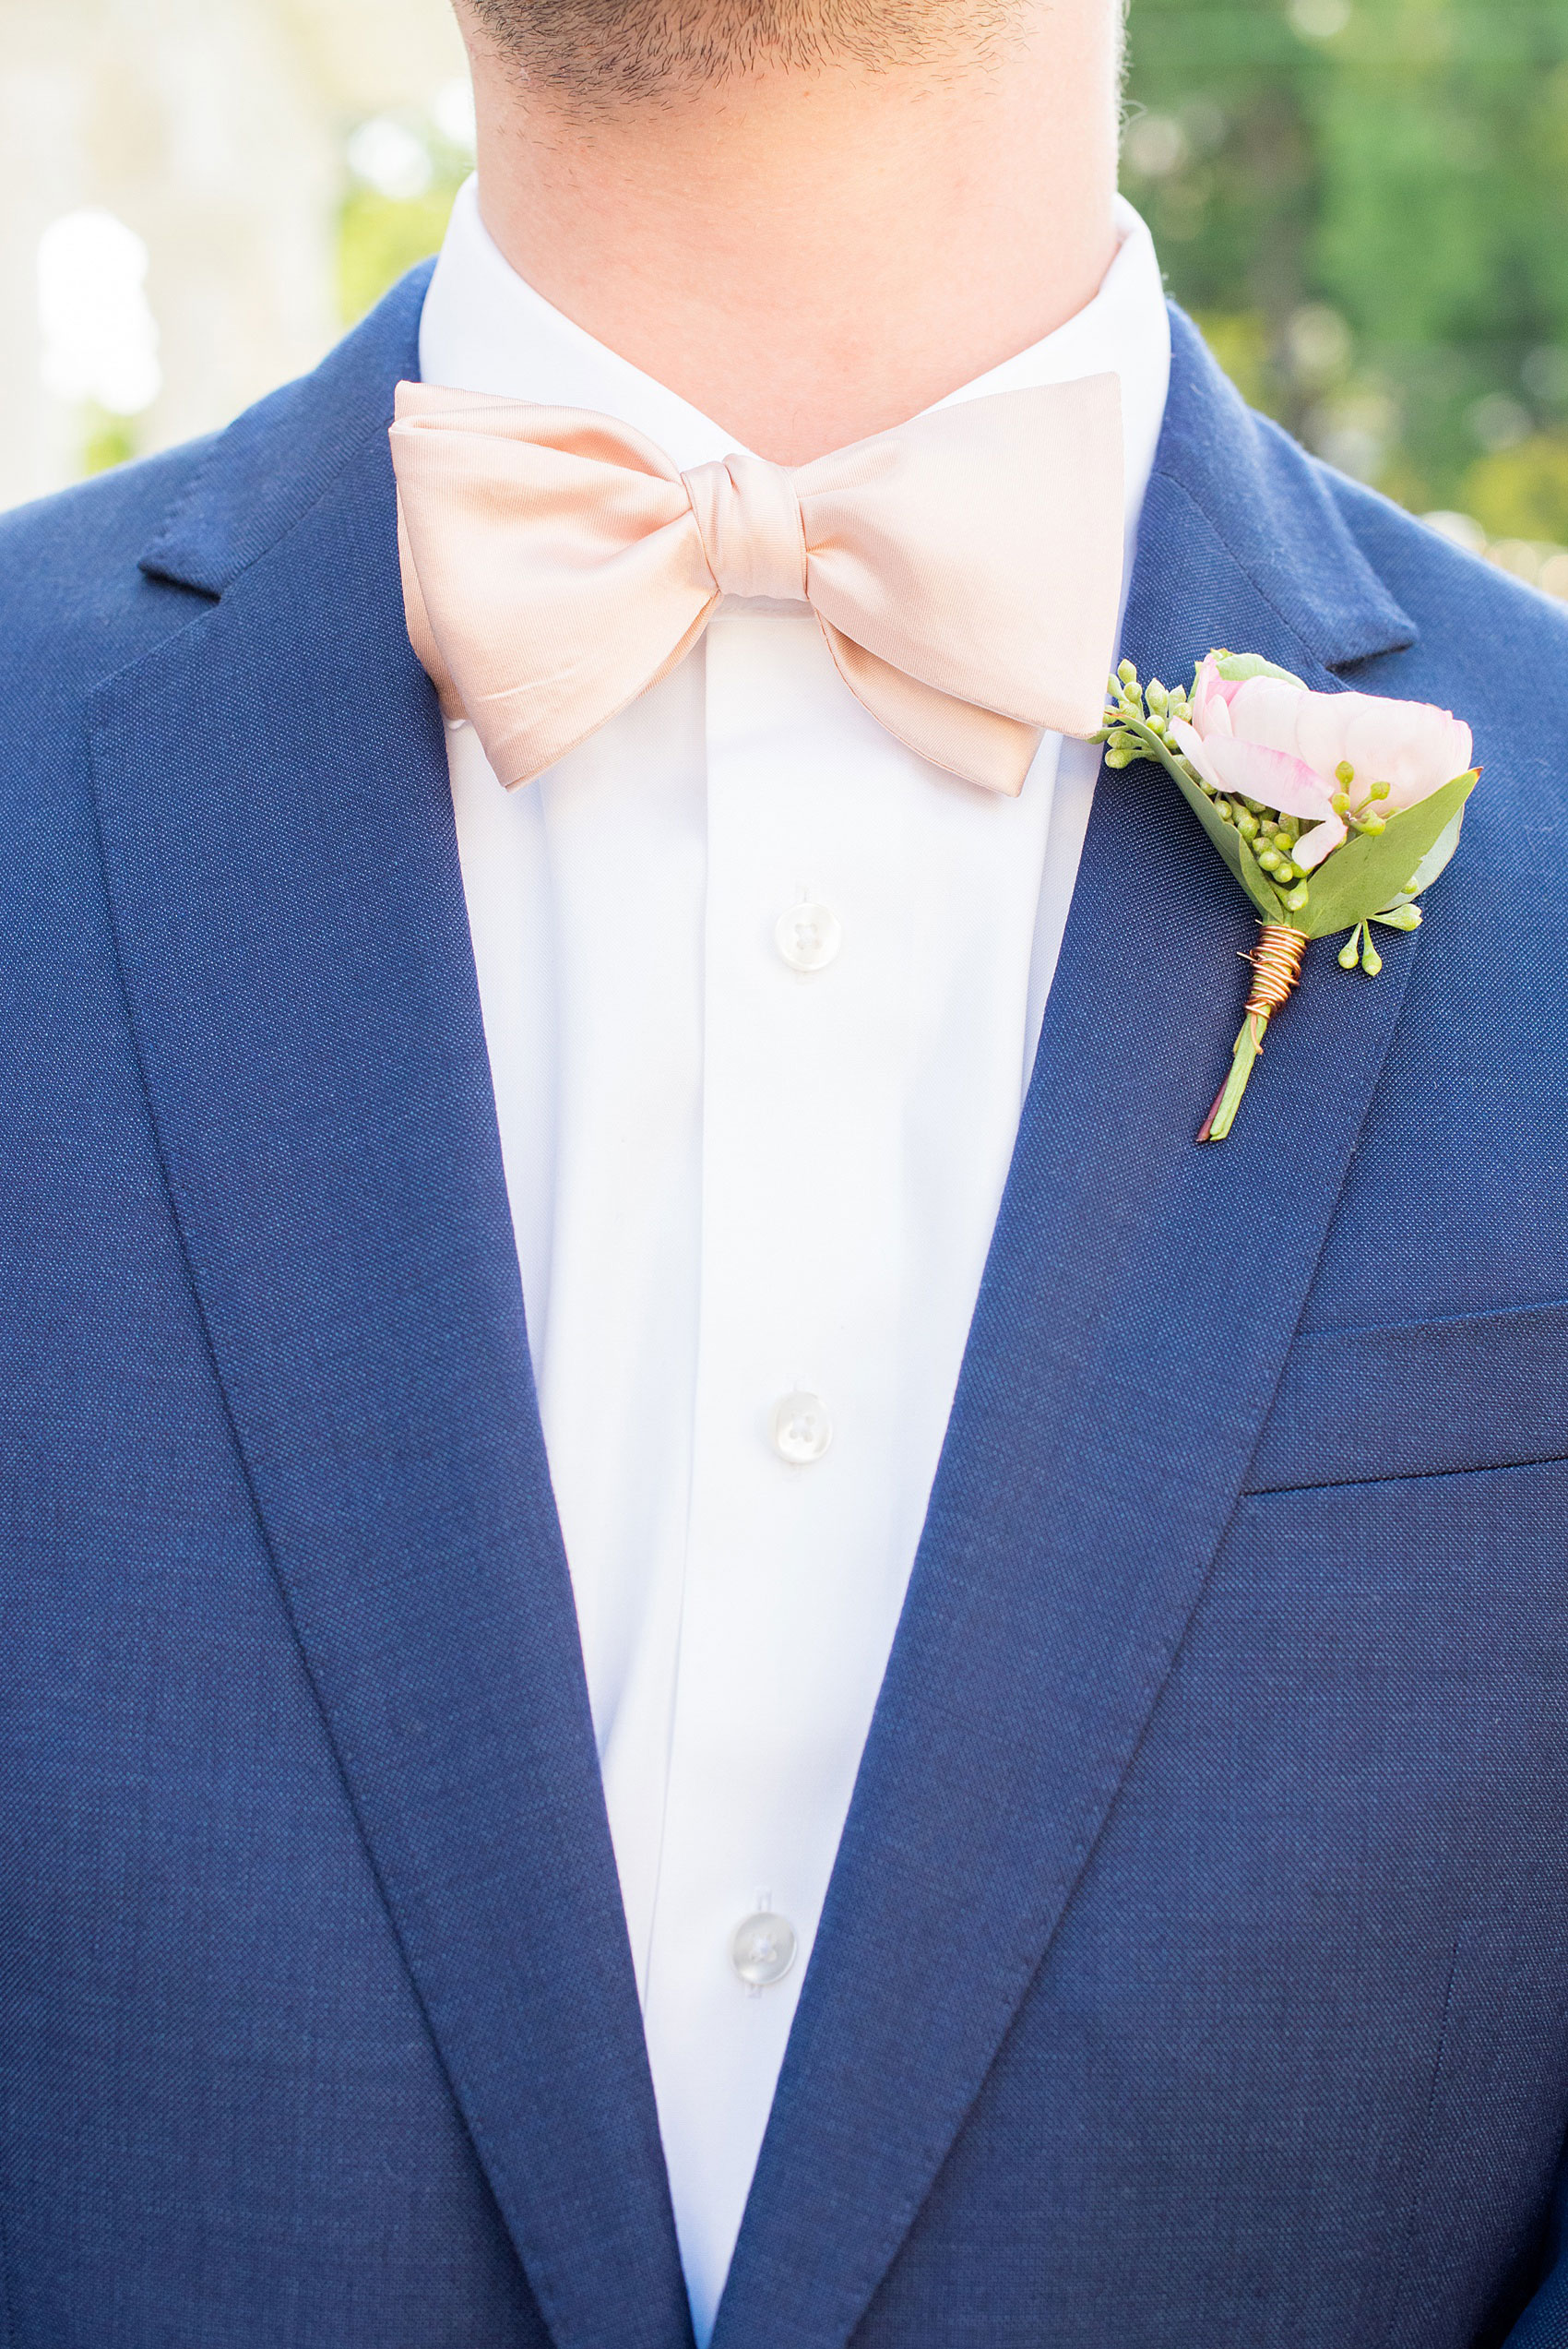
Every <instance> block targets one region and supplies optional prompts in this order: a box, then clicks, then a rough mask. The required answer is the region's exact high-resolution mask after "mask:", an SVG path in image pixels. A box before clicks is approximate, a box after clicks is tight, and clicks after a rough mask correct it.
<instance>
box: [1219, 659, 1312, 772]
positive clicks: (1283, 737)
mask: <svg viewBox="0 0 1568 2349" xmlns="http://www.w3.org/2000/svg"><path fill="white" fill-rule="evenodd" d="M1311 698H1312V697H1311V695H1310V694H1308V693H1306V692H1305V691H1304V690H1303V689H1302V687H1301V686H1291V685H1287V684H1286V682H1285V680H1284V678H1283V677H1250V678H1249V679H1248V681H1247V683H1246V684H1245V685H1244V686H1242V687H1241V692H1240V693H1239V694H1238V695H1237V696H1236V698H1235V700H1234V701H1233V702H1232V703H1231V705H1230V725H1231V730H1232V732H1233V733H1235V736H1236V739H1237V741H1238V742H1256V743H1262V745H1264V747H1265V750H1282V751H1283V752H1284V753H1285V754H1286V756H1287V757H1289V758H1299V757H1301V743H1300V741H1299V739H1298V735H1297V727H1298V724H1299V722H1300V720H1301V708H1302V705H1303V703H1305V702H1307V701H1309V700H1310V699H1311Z"/></svg>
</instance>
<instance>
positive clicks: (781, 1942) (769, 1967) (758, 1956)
mask: <svg viewBox="0 0 1568 2349" xmlns="http://www.w3.org/2000/svg"><path fill="white" fill-rule="evenodd" d="M798 1946H799V1945H798V1943H797V1942H796V1939H795V1928H794V1926H792V1925H791V1924H790V1920H789V1918H788V1917H787V1916H776V1915H775V1914H773V1912H772V1911H771V1910H770V1909H766V1910H763V1911H761V1912H760V1913H759V1914H757V1915H756V1916H749V1917H747V1918H746V1919H745V1921H744V1923H743V1924H741V1925H738V1926H736V1927H735V1931H734V1935H733V1938H731V1943H730V1962H731V1965H732V1966H733V1967H734V1969H735V1971H736V1973H738V1974H739V1975H740V1977H741V1980H742V1982H743V1983H745V1984H746V1985H747V1986H748V1988H750V1989H753V1990H766V1989H767V1988H768V1987H769V1986H770V1985H772V1984H773V1983H775V1982H782V1981H783V1979H784V1976H785V1975H786V1974H787V1973H789V1971H790V1967H791V1966H792V1965H793V1964H794V1962H795V1951H796V1949H797V1947H798Z"/></svg>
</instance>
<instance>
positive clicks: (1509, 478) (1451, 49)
mask: <svg viewBox="0 0 1568 2349" xmlns="http://www.w3.org/2000/svg"><path fill="white" fill-rule="evenodd" d="M1129 37H1130V73H1129V80H1128V106H1127V125H1126V137H1125V145H1124V167H1123V185H1124V186H1125V188H1126V191H1127V193H1128V195H1129V196H1130V197H1131V198H1132V200H1133V201H1134V203H1135V204H1136V205H1137V206H1138V208H1139V209H1140V210H1141V211H1143V212H1144V213H1145V215H1146V218H1147V219H1148V221H1149V222H1150V224H1151V226H1152V227H1153V230H1154V233H1155V238H1156V242H1157V244H1158V248H1159V253H1160V257H1161V260H1162V261H1163V264H1164V267H1165V271H1166V276H1167V279H1168V280H1169V282H1170V289H1171V291H1172V292H1173V293H1174V294H1175V296H1176V298H1177V299H1178V300H1179V301H1180V302H1182V304H1185V306H1186V307H1187V308H1188V309H1190V310H1191V311H1193V312H1194V315H1195V316H1197V318H1198V320H1199V323H1200V324H1201V325H1202V327H1203V328H1204V331H1205V333H1206V335H1207V337H1208V339H1209V341H1210V343H1211V345H1212V347H1213V348H1214V350H1215V351H1216V352H1217V353H1218V356H1219V358H1220V360H1221V361H1222V363H1223V364H1225V366H1226V367H1227V368H1228V369H1229V372H1230V374H1231V375H1232V376H1233V377H1234V378H1235V380H1236V381H1237V383H1238V384H1239V385H1240V386H1241V389H1242V391H1243V392H1244V393H1245V394H1246V396H1247V398H1248V399H1251V400H1253V402H1254V403H1255V404H1256V405H1257V406H1259V407H1262V408H1264V409H1266V410H1267V411H1269V412H1270V413H1271V414H1273V415H1275V416H1277V417H1278V418H1279V419H1280V421H1281V422H1282V423H1285V424H1287V425H1288V426H1289V428H1290V430H1291V431H1293V432H1295V433H1297V434H1298V435H1300V436H1301V438H1302V439H1304V440H1305V441H1306V442H1307V443H1308V444H1309V445H1310V446H1311V447H1313V448H1315V449H1317V450H1318V451H1319V453H1320V454H1322V455H1323V456H1324V457H1326V458H1328V459H1330V460H1331V461H1332V462H1333V463H1335V464H1336V465H1339V466H1341V467H1342V468H1344V470H1346V471H1348V472H1352V473H1355V474H1357V475H1358V476H1359V477H1360V478H1361V479H1363V480H1366V481H1370V482H1372V483H1375V484H1376V485H1377V486H1378V487H1379V488H1381V489H1384V490H1385V491H1386V492H1387V493H1388V494H1389V495H1391V496H1394V497H1396V498H1398V499H1399V500H1400V501H1401V502H1402V503H1403V504H1405V505H1407V506H1408V507H1412V508H1413V509H1414V510H1416V511H1418V512H1422V513H1424V512H1429V511H1431V510H1432V509H1434V508H1436V509H1456V510H1458V511H1460V512H1462V513H1465V514H1467V515H1470V516H1473V517H1474V518H1475V519H1476V520H1477V521H1478V522H1479V525H1480V526H1481V528H1482V530H1484V531H1485V532H1486V533H1487V534H1488V536H1489V537H1490V538H1491V539H1492V540H1503V541H1505V542H1514V543H1521V542H1537V543H1540V542H1544V543H1547V544H1548V545H1554V546H1556V547H1563V546H1568V0H1253V5H1252V6H1247V5H1244V0H1243V5H1237V0H1133V6H1132V10H1131V17H1130V25H1129ZM369 127H370V128H372V129H374V127H375V126H369ZM398 135H400V136H402V137H403V138H404V140H405V146H404V148H403V149H402V150H401V162H400V164H399V163H398V149H397V147H396V137H397V136H398ZM361 137H363V134H361ZM381 137H382V142H383V146H382V153H381V159H380V160H381V162H382V165H383V168H381V169H380V170H375V169H370V170H363V171H361V172H359V173H356V175H355V180H354V184H353V185H352V189H351V193H350V195H349V197H348V198H347V202H346V206H345V210H344V214H343V221H342V240H341V267H340V282H341V292H342V301H343V307H344V312H345V315H346V316H349V317H355V316H359V315H360V314H361V313H362V311H363V310H364V309H366V308H367V307H368V306H369V304H371V303H372V302H373V301H374V299H375V297H376V296H377V295H378V294H379V293H380V292H382V291H383V289H384V288H385V287H386V285H387V284H389V283H390V282H391V280H392V279H393V278H394V277H396V276H397V275H398V272H399V271H400V270H401V269H402V268H406V267H408V266H409V264H410V262H412V261H413V260H415V259H417V258H418V257H419V256H421V255H422V254H424V253H427V252H430V251H432V250H433V249H434V246H435V244H437V243H438V242H439V239H440V234H441V230H442V227H443V225H444V222H445V213H446V208H447V206H448V205H449V203H450V201H451V197H452V195H453V192H454V191H455V189H456V188H457V185H458V183H459V181H460V179H461V178H462V176H463V173H465V172H466V171H467V170H468V169H469V156H468V154H467V152H466V151H465V149H464V146H463V143H462V142H461V140H460V139H457V140H455V139H454V138H452V137H448V136H445V135H444V134H443V132H442V130H441V129H440V127H439V125H438V124H437V123H436V122H435V121H434V119H432V120H430V121H428V122H427V121H424V120H422V119H416V118H414V117H412V116H410V117H407V118H404V119H403V120H402V121H401V122H400V123H399V124H398V125H393V126H387V125H385V124H384V125H383V126H382V131H381ZM416 149H418V150H419V151H418V152H417V153H416ZM420 155H422V158H423V161H422V162H421V161H420ZM352 160H353V147H352V145H350V161H352ZM370 161H371V162H372V163H373V164H374V162H375V161H376V157H375V155H374V153H372V154H371V156H370ZM388 161H390V164H391V165H392V166H394V168H391V169H388V168H386V165H387V163H388ZM399 174H400V175H399ZM389 190H390V192H389ZM1541 559H1542V554H1541V549H1540V548H1539V547H1538V549H1537V557H1536V560H1537V571H1536V572H1531V570H1530V558H1529V556H1528V554H1527V549H1526V546H1525V545H1524V544H1518V546H1517V565H1516V566H1517V567H1521V568H1523V569H1525V570H1526V575H1529V576H1538V568H1539V563H1540V561H1541ZM1559 559H1561V558H1559ZM1543 583H1546V582H1544V581H1543ZM1550 584H1551V585H1553V586H1554V587H1555V588H1557V590H1558V591H1559V592H1562V586H1561V585H1560V583H1559V582H1558V580H1557V579H1556V578H1553V579H1552V580H1551V581H1550Z"/></svg>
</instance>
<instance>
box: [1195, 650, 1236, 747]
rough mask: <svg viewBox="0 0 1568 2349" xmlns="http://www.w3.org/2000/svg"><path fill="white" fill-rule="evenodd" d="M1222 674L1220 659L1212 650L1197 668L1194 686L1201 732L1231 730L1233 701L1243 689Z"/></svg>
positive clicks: (1196, 712)
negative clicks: (1232, 683) (1220, 671)
mask: <svg viewBox="0 0 1568 2349" xmlns="http://www.w3.org/2000/svg"><path fill="white" fill-rule="evenodd" d="M1240 692H1241V686H1233V685H1231V684H1230V683H1229V681H1228V680H1227V679H1226V678H1224V677H1222V676H1221V675H1220V674H1219V663H1218V661H1217V660H1216V659H1215V657H1214V655H1213V653H1212V652H1211V653H1210V654H1209V656H1208V659H1207V660H1206V661H1205V662H1202V663H1201V664H1200V666H1199V669H1198V674H1197V682H1196V683H1195V685H1194V687H1193V723H1194V725H1195V726H1196V728H1197V730H1198V732H1199V733H1200V734H1207V733H1220V734H1228V733H1230V732H1231V731H1232V728H1231V724H1230V704H1231V703H1232V702H1233V701H1234V700H1235V698H1236V696H1237V695H1238V694H1239V693H1240Z"/></svg>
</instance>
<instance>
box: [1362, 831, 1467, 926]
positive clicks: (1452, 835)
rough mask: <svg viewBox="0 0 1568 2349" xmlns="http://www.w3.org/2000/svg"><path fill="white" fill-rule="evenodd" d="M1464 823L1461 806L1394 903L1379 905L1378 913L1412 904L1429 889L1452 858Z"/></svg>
mask: <svg viewBox="0 0 1568 2349" xmlns="http://www.w3.org/2000/svg"><path fill="white" fill-rule="evenodd" d="M1464 824H1465V811H1464V809H1463V808H1461V809H1460V810H1459V813H1458V815H1457V816H1455V818H1454V821H1453V822H1452V823H1451V824H1449V825H1447V826H1446V827H1445V828H1444V830H1443V836H1442V838H1441V839H1440V840H1439V841H1438V843H1437V846H1436V847H1435V848H1431V849H1429V850H1428V851H1427V853H1426V854H1425V855H1424V856H1423V857H1422V859H1421V861H1420V864H1418V865H1417V867H1416V869H1415V871H1414V872H1413V873H1412V874H1411V876H1410V877H1409V879H1408V881H1407V882H1406V884H1405V887H1404V888H1403V889H1402V890H1401V891H1400V893H1399V895H1398V897H1397V898H1396V900H1395V901H1394V905H1382V906H1379V908H1378V912H1380V913H1392V912H1394V910H1395V906H1398V905H1409V904H1412V903H1413V902H1414V900H1416V899H1417V898H1419V897H1420V894H1421V892H1422V890H1423V889H1430V888H1431V885H1432V883H1433V882H1434V881H1435V880H1437V879H1438V878H1439V876H1441V875H1442V874H1443V873H1444V872H1446V870H1447V868H1448V864H1449V861H1450V859H1451V858H1452V856H1453V854H1454V852H1455V849H1456V848H1457V847H1458V845H1459V834H1460V832H1461V831H1462V830H1463V829H1464Z"/></svg>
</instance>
